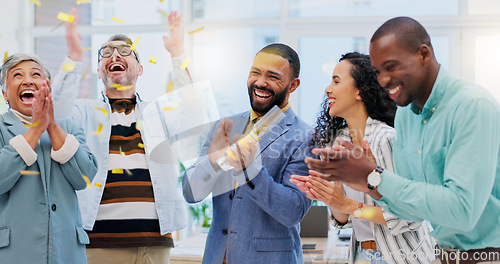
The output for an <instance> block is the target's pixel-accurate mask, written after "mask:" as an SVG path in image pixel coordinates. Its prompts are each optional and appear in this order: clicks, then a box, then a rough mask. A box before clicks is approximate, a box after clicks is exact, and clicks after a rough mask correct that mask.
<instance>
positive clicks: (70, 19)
mask: <svg viewBox="0 0 500 264" xmlns="http://www.w3.org/2000/svg"><path fill="white" fill-rule="evenodd" d="M57 19H59V20H62V21H64V22H70V23H71V22H73V20H74V19H75V16H72V15H68V14H66V13H63V12H59V14H57Z"/></svg>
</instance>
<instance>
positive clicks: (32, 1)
mask: <svg viewBox="0 0 500 264" xmlns="http://www.w3.org/2000/svg"><path fill="white" fill-rule="evenodd" d="M33 3H35V5H37V6H38V7H40V6H42V3H40V0H30V5H32V4H33Z"/></svg>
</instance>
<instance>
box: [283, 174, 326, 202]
mask: <svg viewBox="0 0 500 264" xmlns="http://www.w3.org/2000/svg"><path fill="white" fill-rule="evenodd" d="M308 179H309V177H308V176H300V175H291V176H290V182H291V183H293V184H295V185H296V186H297V187H298V188H299V191H301V192H303V193H304V194H305V195H306V197H307V198H309V199H311V200H319V199H318V198H317V197H316V196H314V195H313V194H312V193H311V191H310V188H309V186H307V182H308Z"/></svg>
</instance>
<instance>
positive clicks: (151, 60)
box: [149, 56, 156, 64]
mask: <svg viewBox="0 0 500 264" xmlns="http://www.w3.org/2000/svg"><path fill="white" fill-rule="evenodd" d="M149 61H150V62H151V63H154V64H156V58H155V57H153V56H150V57H149Z"/></svg>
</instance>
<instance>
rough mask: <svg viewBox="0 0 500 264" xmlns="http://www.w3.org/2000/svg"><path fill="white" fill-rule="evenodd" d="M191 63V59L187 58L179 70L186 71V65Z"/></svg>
mask: <svg viewBox="0 0 500 264" xmlns="http://www.w3.org/2000/svg"><path fill="white" fill-rule="evenodd" d="M190 62H191V59H190V58H187V59H186V60H185V61H184V62H183V63H182V64H181V68H182V69H186V68H187V66H188V64H189V63H190Z"/></svg>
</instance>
